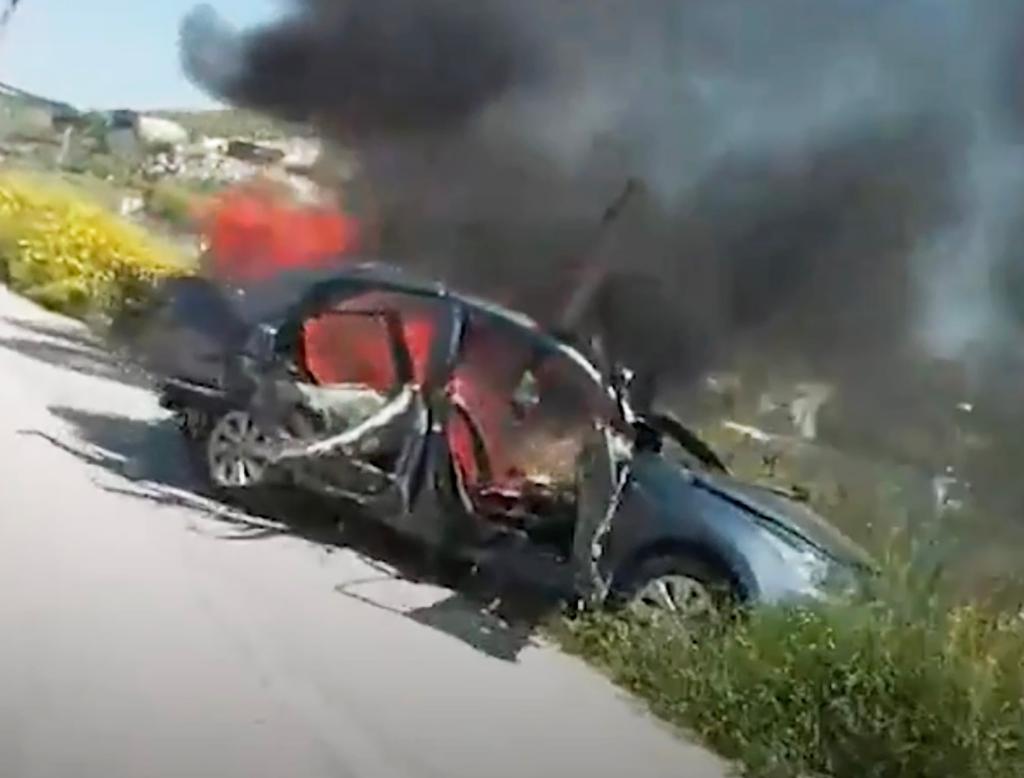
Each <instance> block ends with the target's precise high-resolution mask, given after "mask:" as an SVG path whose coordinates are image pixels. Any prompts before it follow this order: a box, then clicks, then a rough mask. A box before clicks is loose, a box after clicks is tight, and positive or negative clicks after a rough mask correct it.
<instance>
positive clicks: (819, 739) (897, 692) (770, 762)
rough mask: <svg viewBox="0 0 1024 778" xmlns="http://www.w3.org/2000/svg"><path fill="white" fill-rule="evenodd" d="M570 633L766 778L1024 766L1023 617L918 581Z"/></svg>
mask: <svg viewBox="0 0 1024 778" xmlns="http://www.w3.org/2000/svg"><path fill="white" fill-rule="evenodd" d="M558 637H559V638H560V640H561V642H562V644H563V645H564V646H565V647H566V648H567V649H568V650H569V651H570V652H572V653H575V654H577V655H580V656H582V657H584V658H586V659H588V660H589V661H591V662H593V663H595V664H596V665H598V666H599V667H600V668H602V669H603V670H604V671H605V672H607V673H608V674H609V675H610V676H611V678H612V679H613V680H614V681H616V682H617V683H619V684H620V685H622V686H623V687H625V688H627V689H628V690H630V691H631V692H633V693H634V694H636V695H638V696H639V697H640V698H642V699H643V700H645V701H647V702H648V703H649V704H650V706H651V708H652V710H653V712H654V713H655V714H657V715H659V716H661V717H662V718H664V719H666V720H668V721H670V722H672V723H674V724H676V725H679V726H681V727H683V728H685V729H687V730H689V731H691V732H694V733H695V734H696V735H698V736H699V737H700V738H701V739H703V741H704V742H705V743H706V744H707V745H709V746H710V747H712V748H714V749H715V750H716V751H718V752H719V753H720V754H722V755H723V756H725V757H726V758H729V759H732V760H736V761H737V762H738V763H739V764H740V765H742V766H743V767H744V768H745V772H746V774H747V775H750V776H757V777H758V778H807V777H808V776H832V777H833V778H952V776H957V778H1004V777H1005V778H1010V776H1022V775H1024V620H1022V619H1021V618H1020V617H1018V616H1016V615H1012V616H1011V615H994V614H992V613H991V612H988V611H986V610H985V609H983V608H981V607H978V606H975V605H961V606H957V607H947V606H946V605H944V604H943V603H942V601H941V599H940V598H938V597H924V596H920V595H919V593H917V594H915V595H914V596H907V597H902V598H899V597H891V596H887V597H886V598H884V599H883V600H881V601H876V602H871V603H867V602H846V603H832V604H820V605H814V606H809V607H803V608H794V607H789V608H781V607H771V608H762V609H758V610H756V611H755V612H753V613H751V614H749V616H748V617H746V618H743V619H740V620H738V621H736V622H733V623H728V624H726V623H722V624H718V625H715V626H710V627H707V628H705V629H703V630H702V631H700V632H699V633H693V632H687V631H685V630H684V629H683V628H681V627H680V626H679V625H678V624H676V623H674V622H673V621H671V620H670V619H669V618H668V617H662V618H661V619H655V620H650V619H643V620H641V619H638V618H635V617H624V618H615V617H611V616H608V615H596V616H591V617H587V618H584V619H582V620H579V621H574V622H571V623H568V624H566V625H564V626H562V627H561V628H560V629H559V635H558Z"/></svg>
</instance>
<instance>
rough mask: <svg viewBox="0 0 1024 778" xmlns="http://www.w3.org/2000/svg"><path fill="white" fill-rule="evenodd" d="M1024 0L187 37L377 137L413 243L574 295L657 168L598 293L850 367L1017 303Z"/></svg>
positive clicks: (455, 13)
mask: <svg viewBox="0 0 1024 778" xmlns="http://www.w3.org/2000/svg"><path fill="white" fill-rule="evenodd" d="M1011 8H1012V4H1011V3H1010V2H1009V0H977V1H976V2H972V3H970V4H968V3H963V2H961V1H960V0H688V2H683V1H682V0H474V2H458V1H457V0H334V1H333V2H332V1H331V0H293V2H292V11H291V13H290V14H289V15H288V16H287V17H286V18H284V19H282V20H281V21H279V22H277V23H274V24H271V25H269V26H266V27H262V28H258V29H254V30H248V31H243V32H240V33H237V32H234V31H231V30H229V29H227V28H225V27H224V26H223V25H221V24H220V23H219V22H218V21H217V20H216V17H215V15H214V14H212V12H210V11H208V10H207V11H205V12H197V13H196V14H193V15H192V16H190V17H189V18H188V19H187V20H186V22H185V24H184V26H183V58H184V63H185V66H186V69H187V71H188V72H189V74H190V75H191V76H192V78H193V79H195V80H196V81H197V82H198V83H199V84H201V85H203V86H204V87H205V88H207V90H208V91H210V92H211V93H212V94H214V95H216V96H218V97H220V98H222V99H224V100H226V101H229V102H233V103H236V104H239V105H244V106H247V107H250V108H255V109H259V110H263V111H267V112H269V113H272V114H275V115H278V116H281V117H283V118H287V119H294V120H303V121H308V122H310V123H312V124H313V125H314V126H316V127H318V128H319V129H320V130H321V132H323V133H324V134H325V135H327V136H329V137H331V138H333V139H334V140H336V141H337V142H338V143H340V144H344V145H346V146H349V147H352V148H354V149H355V150H356V151H357V152H359V158H360V160H361V164H362V171H363V176H364V178H365V180H366V181H367V182H368V183H369V185H370V187H371V188H372V191H373V193H374V196H375V200H376V205H377V211H378V213H379V214H380V215H381V223H380V225H379V226H380V229H381V234H382V243H383V245H384V246H385V247H386V249H387V251H388V252H389V253H390V254H391V255H392V256H393V257H394V258H398V259H401V260H402V261H407V262H409V263H413V264H420V265H423V266H426V267H428V268H429V269H430V272H433V273H436V274H439V275H442V276H445V277H447V278H450V279H451V280H453V281H455V282H457V283H460V284H462V285H464V286H469V287H471V288H473V289H475V290H477V291H481V292H485V293H488V294H492V295H494V296H497V297H499V298H500V299H502V300H504V301H505V302H508V303H510V304H513V305H518V306H520V307H524V308H526V309H528V310H529V311H530V312H532V313H534V314H535V315H537V316H539V317H541V318H542V319H544V320H547V321H553V320H555V319H556V318H557V315H558V313H559V311H560V310H561V308H562V307H563V306H564V304H565V300H566V299H567V290H569V289H570V288H571V286H572V284H573V279H574V278H575V277H576V276H575V275H574V273H575V272H576V271H577V270H578V264H579V263H580V262H581V261H582V258H585V257H586V256H587V255H588V252H590V251H592V250H593V245H592V244H593V238H594V233H595V230H596V228H597V221H598V219H599V217H600V214H601V213H602V211H603V209H604V208H605V207H606V206H607V204H608V203H609V202H611V201H612V200H614V198H615V197H616V195H617V193H618V192H620V191H621V189H622V186H623V183H624V182H625V181H626V180H628V179H630V178H638V179H640V180H642V181H643V182H644V184H645V191H646V193H647V195H646V197H645V198H643V199H642V200H641V202H640V203H639V204H637V205H635V206H634V207H633V208H632V209H631V210H630V213H629V215H628V218H627V217H625V216H624V217H623V218H622V220H621V223H620V224H618V225H616V227H615V229H614V230H612V234H610V235H609V236H608V238H607V240H608V241H609V243H610V246H611V250H612V251H613V252H614V262H613V263H612V265H611V275H610V277H609V280H608V282H607V283H606V284H605V285H604V287H603V290H602V292H601V294H600V295H598V297H597V298H596V299H595V301H594V305H593V311H592V313H593V317H594V319H596V320H597V321H598V322H599V324H600V326H601V327H602V328H603V329H605V330H606V332H607V333H608V334H609V337H610V339H611V340H612V341H613V342H614V343H615V344H616V347H617V348H618V349H620V350H624V351H628V352H629V353H630V355H631V357H632V358H633V361H634V362H639V363H641V364H640V366H641V367H644V366H651V367H653V366H657V367H660V368H664V369H670V370H672V371H675V372H676V373H677V374H678V375H680V376H689V375H694V374H695V373H696V371H698V370H700V369H702V368H705V367H708V366H711V365H715V364H720V363H722V362H723V361H726V360H727V359H728V358H729V356H730V355H731V354H733V353H736V352H737V351H738V350H741V349H742V350H747V351H749V350H756V351H758V352H760V353H763V354H778V355H780V356H786V357H788V358H790V359H792V360H794V361H797V362H802V363H804V364H805V365H807V366H810V368H812V369H814V370H817V371H819V372H822V371H824V372H829V371H831V372H837V371H843V370H848V369H849V365H850V364H851V363H855V364H857V365H867V364H870V363H871V361H872V360H873V359H875V358H877V357H886V358H891V357H893V356H894V355H896V356H899V355H901V354H903V353H905V352H906V351H908V350H911V349H915V348H920V347H921V346H922V345H923V346H925V347H927V348H928V349H930V350H931V351H932V352H939V353H946V354H958V353H962V352H963V351H964V350H965V349H966V348H967V347H968V346H969V344H970V343H972V342H973V339H976V338H979V337H980V338H987V337H992V336H994V334H996V333H998V334H999V335H1000V336H1002V335H1004V334H1005V332H1006V331H1007V327H1009V328H1011V330H1012V329H1013V327H1015V326H1016V325H1014V324H1013V323H1012V321H1011V319H1009V318H1007V315H1006V310H1007V309H1008V308H1011V309H1012V306H1005V305H1003V303H1002V302H1000V301H999V300H998V299H997V296H996V295H995V294H993V290H992V288H991V286H990V280H989V279H991V278H993V277H997V276H999V274H1000V273H1002V275H1004V276H1011V277H1012V276H1013V273H1011V272H1009V271H1007V270H1006V268H1007V267H1009V268H1011V269H1012V268H1013V267H1016V265H1017V264H1019V262H1018V260H1017V257H1016V255H1015V254H1014V252H1013V251H1012V248H1010V247H1011V241H1010V239H1009V237H1008V236H1010V235H1011V233H1012V230H1011V229H1010V228H1011V226H1012V223H1014V222H1015V221H1016V220H1017V219H1018V216H1017V215H1016V213H1015V212H1014V210H1013V208H1010V207H1009V204H1010V203H1012V202H1015V201H1016V200H1018V199H1019V198H1020V195H1021V194H1024V175H1022V174H1020V173H1017V172H1015V171H1017V170H1020V169H1024V168H1020V166H1019V165H1016V164H1014V163H1015V162H1016V157H1015V156H1014V153H1015V152H1014V151H1013V149H1014V148H1015V144H1016V141H1017V137H1016V136H1017V135H1019V129H1018V118H1019V117H1018V116H1017V113H1018V112H1019V108H1020V106H1021V104H1022V103H1021V95H1022V94H1024V89H1019V88H1018V86H1017V82H1018V81H1020V80H1021V79H1020V74H1019V73H1016V72H1012V71H1013V69H1014V67H1017V66H1016V65H1015V64H1014V63H1015V62H1018V61H1020V59H1021V58H1020V57H1019V56H1017V57H1016V58H1015V56H1014V53H1015V52H1016V51H1017V44H1019V43H1020V42H1021V40H1024V38H1022V36H1021V35H1020V29H1022V27H1021V26H1020V24H1019V23H1020V22H1021V21H1022V19H1021V18H1020V16H1021V15H1020V14H1019V13H1016V14H1014V13H1010V12H1009V11H1010V10H1011ZM1015 30H1016V32H1014V31H1015ZM1017 210H1020V209H1019V208H1018V209H1017ZM606 250H607V248H606ZM997 271H998V272H997ZM1022 275H1024V274H1022Z"/></svg>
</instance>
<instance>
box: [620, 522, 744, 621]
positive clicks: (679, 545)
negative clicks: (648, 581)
mask: <svg viewBox="0 0 1024 778" xmlns="http://www.w3.org/2000/svg"><path fill="white" fill-rule="evenodd" d="M659 560H675V561H680V560H685V561H686V562H690V563H693V564H694V565H696V566H699V567H701V568H703V569H706V570H707V571H709V573H710V574H711V575H712V576H714V577H718V578H720V579H721V580H722V581H723V582H724V583H726V584H727V585H728V586H729V589H730V593H731V595H732V596H733V597H734V598H735V599H736V601H737V602H738V603H739V604H741V605H742V604H746V603H749V602H751V601H752V600H753V599H754V598H755V597H756V585H755V583H754V580H753V578H752V576H751V575H750V574H749V573H748V572H747V571H745V570H742V569H738V568H739V567H740V565H737V564H730V563H729V561H727V559H726V557H725V555H723V554H721V553H719V552H718V551H716V550H715V549H712V548H710V547H709V546H707V545H704V544H700V543H694V542H691V541H686V540H682V539H676V538H665V539H663V540H657V541H654V542H652V543H649V544H646V545H644V546H643V547H641V548H639V549H637V550H636V551H635V552H634V553H632V554H630V555H629V556H628V557H627V558H626V559H625V560H624V561H622V562H620V563H619V564H618V565H617V567H616V570H615V571H614V572H613V574H612V578H611V584H610V586H609V590H608V592H609V594H608V598H609V601H610V604H614V601H615V600H617V599H618V600H621V598H622V594H623V593H624V592H626V591H628V590H629V589H630V588H631V587H632V586H633V585H635V579H636V577H637V576H638V575H639V574H640V573H641V571H642V570H643V569H644V568H645V567H648V566H649V565H653V564H655V563H657V562H658V561H659Z"/></svg>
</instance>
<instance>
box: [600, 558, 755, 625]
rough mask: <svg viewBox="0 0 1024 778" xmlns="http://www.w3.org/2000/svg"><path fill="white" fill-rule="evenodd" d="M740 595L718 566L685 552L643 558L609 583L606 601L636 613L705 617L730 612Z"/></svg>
mask: <svg viewBox="0 0 1024 778" xmlns="http://www.w3.org/2000/svg"><path fill="white" fill-rule="evenodd" d="M742 600H743V597H742V593H741V591H740V588H739V586H738V585H737V584H736V582H735V581H734V579H733V578H732V576H731V575H729V574H728V573H727V572H726V571H725V570H724V569H723V568H722V567H721V566H720V565H716V564H712V563H711V562H708V561H705V560H703V559H701V558H699V557H697V556H696V555H694V554H692V553H687V552H684V551H679V552H667V553H659V554H656V555H651V556H647V557H641V558H640V559H639V560H638V561H637V562H635V563H633V564H631V565H630V566H629V567H628V569H626V570H624V571H622V573H621V574H620V575H617V576H616V579H615V580H614V581H613V583H612V588H611V591H610V592H609V595H608V600H607V606H608V607H609V609H611V610H618V611H623V610H626V611H632V612H634V613H637V614H646V615H651V614H654V613H666V614H674V615H676V616H677V617H678V618H681V619H682V620H683V621H686V622H688V623H689V622H709V621H714V620H716V619H719V618H722V617H725V616H727V615H729V614H730V613H732V612H734V611H735V610H736V608H737V606H738V605H740V603H741V602H742Z"/></svg>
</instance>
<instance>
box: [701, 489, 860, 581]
mask: <svg viewBox="0 0 1024 778" xmlns="http://www.w3.org/2000/svg"><path fill="white" fill-rule="evenodd" d="M693 478H694V483H695V484H696V485H698V486H700V487H701V488H703V489H705V490H707V491H709V492H712V493H713V494H716V495H717V496H719V497H721V498H723V499H725V500H728V501H730V502H732V503H734V504H736V505H739V506H740V507H742V508H744V509H746V510H748V511H750V512H751V513H754V514H756V515H757V516H758V517H759V518H760V519H761V520H762V521H766V522H770V523H774V524H776V525H778V526H781V527H782V528H783V529H785V530H788V531H789V532H793V533H795V534H797V535H799V536H800V537H801V538H803V539H804V540H805V541H807V542H809V543H811V544H812V545H813V546H815V547H817V548H818V549H819V550H821V551H823V552H825V553H826V554H828V555H829V556H831V557H833V558H835V559H837V560H839V561H841V562H843V563H846V564H851V565H854V566H857V567H866V568H871V567H873V566H874V562H873V560H872V559H871V557H870V555H868V553H867V552H866V551H865V550H864V549H863V548H861V547H860V546H859V545H858V544H857V543H855V542H854V541H853V540H851V539H850V538H848V537H847V536H846V535H845V534H843V533H842V532H840V531H839V530H838V529H837V528H836V527H835V526H834V525H832V524H831V523H830V522H828V521H827V520H826V519H825V518H824V517H822V516H821V515H820V514H818V513H816V512H815V511H813V510H812V509H811V508H810V507H808V506H807V505H805V504H804V503H802V502H799V501H797V500H795V499H792V498H789V497H786V496H785V495H783V494H780V493H779V492H776V491H774V490H772V489H768V488H766V487H763V486H757V485H754V484H749V483H743V482H741V481H737V480H736V479H734V478H731V477H729V476H727V475H720V474H717V473H708V472H694V473H693Z"/></svg>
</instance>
